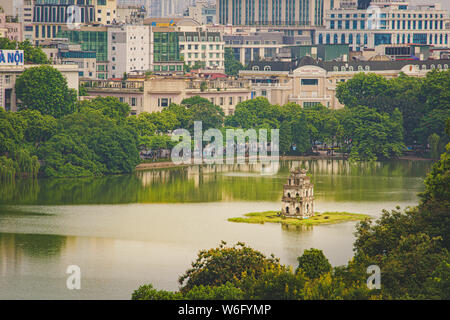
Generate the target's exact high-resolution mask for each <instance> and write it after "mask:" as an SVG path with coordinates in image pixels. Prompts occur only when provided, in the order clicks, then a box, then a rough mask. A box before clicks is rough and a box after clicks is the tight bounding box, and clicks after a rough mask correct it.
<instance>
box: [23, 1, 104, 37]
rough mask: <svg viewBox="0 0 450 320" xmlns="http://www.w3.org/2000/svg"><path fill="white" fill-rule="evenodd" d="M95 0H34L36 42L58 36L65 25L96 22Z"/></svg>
mask: <svg viewBox="0 0 450 320" xmlns="http://www.w3.org/2000/svg"><path fill="white" fill-rule="evenodd" d="M93 2H94V0H76V1H74V0H34V1H33V3H32V9H33V12H32V14H33V31H32V34H33V40H34V42H35V43H37V44H39V43H41V42H42V41H45V40H48V39H54V38H56V36H57V34H58V32H59V31H61V29H62V27H64V26H70V25H71V24H81V25H86V24H91V23H92V22H95V6H94V3H93ZM26 31H29V30H26Z"/></svg>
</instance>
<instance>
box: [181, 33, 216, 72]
mask: <svg viewBox="0 0 450 320" xmlns="http://www.w3.org/2000/svg"><path fill="white" fill-rule="evenodd" d="M178 38H179V41H180V42H179V45H180V53H181V55H182V56H183V58H184V61H185V63H186V64H188V65H190V66H193V65H195V63H196V62H202V63H204V64H205V67H206V68H212V69H221V70H224V69H225V42H223V40H222V36H221V34H220V33H217V32H214V33H210V32H179V33H178Z"/></svg>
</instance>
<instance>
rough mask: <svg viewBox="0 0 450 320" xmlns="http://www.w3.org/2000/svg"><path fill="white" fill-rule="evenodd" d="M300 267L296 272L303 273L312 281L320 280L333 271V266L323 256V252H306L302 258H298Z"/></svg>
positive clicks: (310, 250) (315, 250) (311, 250)
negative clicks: (322, 276)
mask: <svg viewBox="0 0 450 320" xmlns="http://www.w3.org/2000/svg"><path fill="white" fill-rule="evenodd" d="M297 261H298V267H297V271H296V272H303V273H304V274H305V275H306V277H308V278H310V279H316V278H319V277H320V276H321V275H323V274H325V273H327V272H330V271H331V264H330V262H329V261H328V259H327V258H326V257H325V255H324V254H323V252H322V250H318V249H314V248H312V249H309V250H305V251H304V252H303V254H302V256H301V257H298V258H297Z"/></svg>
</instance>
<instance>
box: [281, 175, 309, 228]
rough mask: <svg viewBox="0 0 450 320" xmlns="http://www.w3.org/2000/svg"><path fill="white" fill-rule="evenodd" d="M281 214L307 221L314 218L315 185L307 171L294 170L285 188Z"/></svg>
mask: <svg viewBox="0 0 450 320" xmlns="http://www.w3.org/2000/svg"><path fill="white" fill-rule="evenodd" d="M281 201H282V208H281V213H282V214H283V215H284V216H286V217H295V218H300V219H305V218H309V217H312V216H314V185H313V184H312V183H311V178H310V177H308V176H307V175H306V170H294V171H292V172H291V175H290V177H289V178H288V180H287V184H285V185H284V187H283V199H282V200H281Z"/></svg>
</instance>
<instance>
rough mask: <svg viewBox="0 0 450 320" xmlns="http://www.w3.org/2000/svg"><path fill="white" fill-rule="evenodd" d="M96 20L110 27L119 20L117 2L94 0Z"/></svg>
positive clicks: (114, 0) (115, 0)
mask: <svg viewBox="0 0 450 320" xmlns="http://www.w3.org/2000/svg"><path fill="white" fill-rule="evenodd" d="M94 1H95V19H96V22H97V23H99V24H102V25H110V24H113V23H115V22H116V19H117V0H94Z"/></svg>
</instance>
